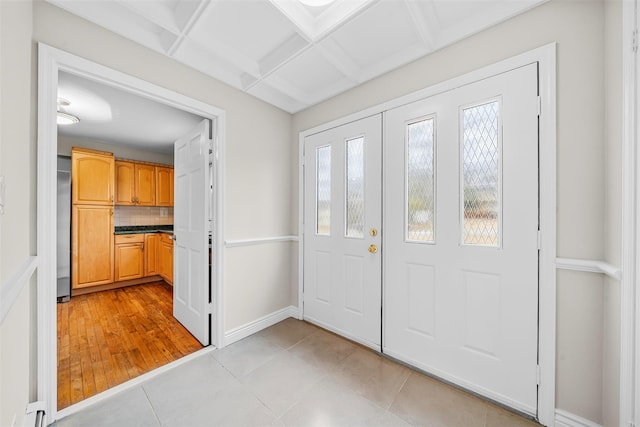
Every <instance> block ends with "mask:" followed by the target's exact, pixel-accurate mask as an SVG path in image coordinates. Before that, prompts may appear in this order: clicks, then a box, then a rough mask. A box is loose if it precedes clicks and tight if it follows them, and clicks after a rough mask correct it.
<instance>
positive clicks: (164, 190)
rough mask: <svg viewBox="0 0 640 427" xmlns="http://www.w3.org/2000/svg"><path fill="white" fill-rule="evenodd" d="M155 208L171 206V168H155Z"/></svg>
mask: <svg viewBox="0 0 640 427" xmlns="http://www.w3.org/2000/svg"><path fill="white" fill-rule="evenodd" d="M156 206H173V168H172V167H165V166H156Z"/></svg>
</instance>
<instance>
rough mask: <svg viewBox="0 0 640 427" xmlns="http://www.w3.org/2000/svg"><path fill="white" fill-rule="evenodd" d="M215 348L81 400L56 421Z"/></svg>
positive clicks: (208, 348) (210, 347)
mask: <svg viewBox="0 0 640 427" xmlns="http://www.w3.org/2000/svg"><path fill="white" fill-rule="evenodd" d="M215 350H216V348H215V347H214V346H209V347H205V348H203V349H201V350H198V351H196V352H195V353H191V354H188V355H186V356H184V357H181V358H180V359H178V360H174V361H173V362H170V363H167V364H166V365H163V366H160V367H159V368H156V369H154V370H153V371H149V372H147V373H146V374H142V375H140V376H138V377H135V378H133V379H131V380H129V381H127V382H124V383H122V384H118V385H117V386H114V387H111V388H110V389H108V390H105V391H103V392H101V393H98V394H96V395H93V396H91V397H88V398H86V399H85V400H81V401H80V402H78V403H76V404H74V405H71V406H68V407H66V408H64V409H61V410H60V411H58V414H57V421H60V420H61V419H63V418H65V417H68V416H69V415H72V414H75V413H77V412H80V411H82V410H83V409H86V408H88V407H90V406H93V405H95V404H96V403H100V402H102V401H104V400H106V399H109V398H110V397H113V396H115V395H117V394H120V393H122V392H123V391H125V390H129V389H131V388H134V387H137V386H139V385H140V384H142V383H144V382H146V381H148V380H150V379H152V378H155V377H157V376H160V375H162V374H164V373H165V372H168V371H170V370H172V369H174V368H177V367H178V366H181V365H184V364H185V363H188V362H191V361H192V360H193V359H197V358H199V357H201V356H205V355H207V354H209V353H212V352H213V351H215Z"/></svg>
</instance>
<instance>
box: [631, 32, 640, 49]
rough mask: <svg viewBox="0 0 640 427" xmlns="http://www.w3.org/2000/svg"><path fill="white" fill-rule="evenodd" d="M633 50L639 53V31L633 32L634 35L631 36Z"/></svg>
mask: <svg viewBox="0 0 640 427" xmlns="http://www.w3.org/2000/svg"><path fill="white" fill-rule="evenodd" d="M631 49H632V50H633V51H634V52H637V51H638V30H637V29H635V30H633V33H632V35H631Z"/></svg>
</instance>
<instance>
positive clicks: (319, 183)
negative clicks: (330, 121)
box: [316, 145, 331, 236]
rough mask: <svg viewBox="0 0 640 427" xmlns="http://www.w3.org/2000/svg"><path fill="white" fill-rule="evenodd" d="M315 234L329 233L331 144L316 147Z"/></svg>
mask: <svg viewBox="0 0 640 427" xmlns="http://www.w3.org/2000/svg"><path fill="white" fill-rule="evenodd" d="M316 234H317V235H319V236H329V235H331V146H329V145H326V146H324V147H318V148H316Z"/></svg>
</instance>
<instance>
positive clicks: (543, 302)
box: [298, 43, 556, 425]
mask: <svg viewBox="0 0 640 427" xmlns="http://www.w3.org/2000/svg"><path fill="white" fill-rule="evenodd" d="M533 63H537V64H538V70H539V88H540V97H541V114H540V127H539V129H540V170H539V179H540V183H539V189H540V231H541V236H542V239H541V249H540V256H539V262H540V277H539V280H540V282H539V289H540V299H539V325H540V327H539V328H540V329H539V331H540V333H539V349H538V354H539V356H538V357H539V360H538V364H539V365H540V367H541V370H542V375H541V384H540V386H539V388H538V396H539V397H538V408H537V412H538V420H539V421H540V422H541V423H542V424H544V425H552V423H553V422H554V419H555V384H556V44H555V43H550V44H547V45H545V46H542V47H539V48H537V49H533V50H531V51H529V52H525V53H522V54H520V55H517V56H514V57H511V58H508V59H505V60H503V61H500V62H497V63H495V64H492V65H489V66H486V67H483V68H481V69H478V70H476V71H473V72H471V73H467V74H464V75H462V76H459V77H455V78H452V79H450V80H447V81H444V82H441V83H439V84H436V85H433V86H430V87H428V88H425V89H422V90H419V91H417V92H414V93H411V94H409V95H405V96H402V97H399V98H396V99H393V100H390V101H387V102H384V103H382V104H379V105H376V106H374V107H370V108H367V109H366V110H362V111H359V112H356V113H353V114H350V115H348V116H346V117H343V118H340V119H337V120H333V121H330V122H328V123H325V124H322V125H319V126H315V127H313V128H311V129H308V130H305V131H303V132H300V134H299V138H298V147H299V153H300V154H299V157H300V158H299V168H298V174H299V176H298V180H299V187H298V188H299V190H298V191H299V193H298V194H299V197H298V217H299V223H298V227H299V228H298V232H299V235H300V245H299V249H298V251H299V259H298V306H299V307H301V315H303V314H304V313H302V311H303V310H304V305H303V304H304V299H303V295H304V293H303V292H304V283H303V282H304V235H303V232H302V231H303V230H304V140H305V138H306V137H307V136H310V135H313V134H315V133H318V132H322V131H325V130H328V129H331V128H334V127H337V126H341V125H343V124H346V123H350V122H353V121H356V120H360V119H363V118H365V117H369V116H372V115H375V114H380V113H381V112H384V111H386V110H389V109H392V108H396V107H399V106H402V105H405V104H409V103H411V102H414V101H418V100H420V99H424V98H428V97H430V96H433V95H437V94H438V93H442V92H445V91H448V90H451V89H454V88H456V87H460V86H463V85H465V84H468V83H471V82H475V81H478V80H482V79H485V78H489V77H491V76H495V75H497V74H500V73H503V72H506V71H509V70H512V69H515V68H519V67H522V66H525V65H529V64H533Z"/></svg>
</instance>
